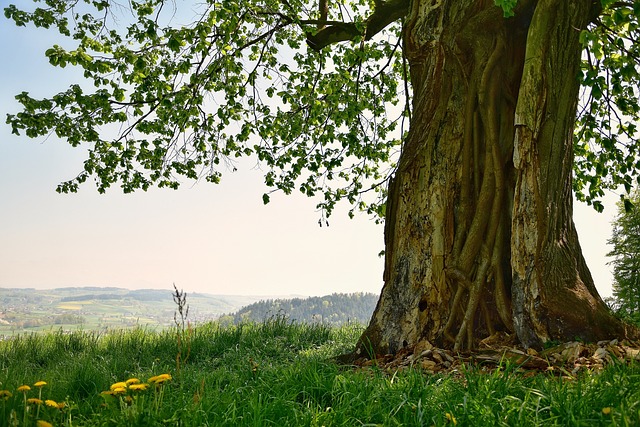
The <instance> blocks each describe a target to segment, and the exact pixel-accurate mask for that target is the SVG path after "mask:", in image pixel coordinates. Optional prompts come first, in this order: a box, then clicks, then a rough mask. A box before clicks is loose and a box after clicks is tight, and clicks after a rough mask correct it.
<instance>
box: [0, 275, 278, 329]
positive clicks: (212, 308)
mask: <svg viewBox="0 0 640 427" xmlns="http://www.w3.org/2000/svg"><path fill="white" fill-rule="evenodd" d="M270 297H272V296H233V295H209V294H203V293H196V292H193V293H187V304H188V305H189V316H188V320H189V321H190V322H195V323H202V322H207V321H210V320H215V319H217V318H218V317H219V316H220V315H221V314H223V313H229V312H232V311H234V310H238V309H240V308H241V307H244V306H246V305H247V304H251V303H253V302H256V301H259V300H261V299H264V298H270ZM272 298H274V297H272ZM175 310H176V305H175V303H174V302H173V297H172V290H171V289H143V290H129V289H122V288H108V287H75V288H57V289H11V288H0V339H1V338H2V336H5V335H14V334H18V333H21V332H36V331H42V330H45V331H46V330H51V329H56V330H57V329H60V328H62V329H63V330H75V329H83V330H85V331H88V330H105V329H122V328H130V327H138V326H145V327H147V326H148V327H152V328H155V327H167V326H171V325H173V324H174V320H173V316H174V313H175Z"/></svg>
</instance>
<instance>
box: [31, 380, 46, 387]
mask: <svg viewBox="0 0 640 427" xmlns="http://www.w3.org/2000/svg"><path fill="white" fill-rule="evenodd" d="M46 385H47V383H46V382H44V381H38V382H37V383H35V384H34V385H33V386H34V387H44V386H46Z"/></svg>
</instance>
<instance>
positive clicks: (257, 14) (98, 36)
mask: <svg viewBox="0 0 640 427" xmlns="http://www.w3.org/2000/svg"><path fill="white" fill-rule="evenodd" d="M35 3H38V1H35ZM320 3H322V2H320ZM405 3H407V2H403V1H402V0H396V1H390V2H387V3H381V2H371V1H366V0H354V1H350V2H346V3H344V4H343V3H339V4H337V5H333V4H332V5H331V7H330V8H329V9H328V10H327V11H326V12H327V15H326V16H324V14H323V11H322V10H319V7H318V4H317V3H315V2H311V3H307V2H304V1H302V0H295V1H288V2H284V3H282V2H277V1H273V0H251V1H249V2H246V1H245V2H238V1H237V0H219V1H218V0H215V1H214V0H209V1H207V2H203V3H195V2H194V3H193V4H192V6H193V7H192V8H189V7H188V5H180V6H181V9H178V8H177V5H176V4H175V3H170V2H166V1H165V0H137V1H133V2H131V3H130V7H125V6H121V5H119V4H118V3H116V2H112V1H110V0H83V1H74V2H69V1H66V0H48V1H47V2H46V6H44V7H32V8H31V9H30V10H23V9H19V8H18V7H16V6H14V5H10V6H8V7H7V8H6V9H5V15H6V17H7V18H9V19H11V20H13V21H14V22H15V23H16V24H17V25H19V26H26V25H27V24H33V25H34V26H36V27H43V28H51V29H56V30H57V31H58V32H59V33H60V34H61V35H63V36H65V37H66V38H68V39H69V40H68V43H65V46H71V47H63V46H61V45H54V46H52V47H51V48H50V49H48V50H47V52H46V55H47V57H48V58H49V61H50V63H51V64H52V65H53V66H56V67H62V68H64V67H66V66H67V65H70V66H75V67H78V68H79V69H80V70H81V71H82V73H83V76H84V81H82V82H78V83H77V84H74V85H72V86H71V87H69V88H68V89H67V90H64V91H62V92H59V93H57V94H55V95H53V96H52V97H51V98H45V99H35V98H33V97H31V96H30V95H29V94H28V93H27V92H22V93H20V94H19V95H18V96H17V97H16V98H17V100H18V101H19V102H20V103H21V104H22V106H23V110H22V111H21V112H19V113H17V114H9V115H8V116H7V123H8V124H10V125H11V127H12V130H13V132H14V133H15V134H22V133H24V134H26V135H27V136H29V137H39V136H44V135H49V134H55V135H57V136H58V137H60V138H63V139H66V140H67V141H68V142H69V143H70V144H71V145H73V146H77V145H80V144H86V145H87V146H88V148H89V154H88V158H87V159H86V161H85V162H84V169H83V170H82V171H81V172H80V173H79V174H78V176H77V177H75V178H73V179H71V180H69V181H66V182H64V183H62V184H60V185H59V187H58V191H60V192H70V191H71V192H73V191H77V189H78V185H79V184H80V183H83V182H85V181H86V180H87V179H88V178H89V177H93V178H94V179H95V181H96V185H97V187H98V190H99V191H100V192H103V191H105V190H106V189H107V188H109V187H110V186H111V185H113V184H116V183H118V184H119V185H120V186H121V187H122V189H123V190H124V191H125V192H130V191H134V190H136V189H143V190H146V189H147V188H149V187H150V186H152V185H157V186H160V187H170V188H177V187H178V186H179V185H180V182H181V181H180V180H181V178H184V177H186V178H189V179H205V180H207V181H210V182H216V183H217V182H219V180H220V178H221V176H222V174H223V172H224V171H225V170H228V169H230V170H235V168H236V160H237V159H239V158H242V157H249V158H251V159H253V160H256V159H257V160H258V161H259V162H260V163H261V164H262V165H264V166H266V172H265V184H266V185H267V187H270V188H271V190H270V191H275V190H282V191H284V192H285V193H287V194H288V193H290V192H292V191H293V190H294V189H296V188H297V189H298V190H299V191H301V192H302V193H304V194H306V195H309V196H314V195H319V196H321V199H322V200H321V202H320V203H319V205H318V206H319V207H320V208H322V209H323V212H325V213H326V214H330V213H331V210H332V209H333V206H334V205H335V203H336V202H337V201H338V200H341V199H346V200H348V201H349V202H350V203H351V204H352V205H354V206H355V207H354V209H355V208H360V209H364V210H367V211H368V212H370V213H376V214H378V215H382V214H383V213H384V204H383V203H381V200H382V198H383V197H384V193H385V187H386V186H385V185H382V184H384V182H385V181H386V180H387V179H388V178H389V176H390V173H391V172H392V170H393V160H394V154H395V153H396V149H397V147H398V145H399V143H400V141H401V139H402V137H403V134H404V130H405V129H404V128H403V126H402V125H403V123H404V118H405V117H408V116H410V109H409V105H410V94H411V90H410V85H409V82H408V79H407V73H408V70H407V65H406V61H405V60H404V58H403V55H402V40H401V27H400V25H398V19H396V20H395V23H391V22H385V24H391V25H388V26H387V27H386V28H384V29H382V30H381V29H376V30H377V31H381V32H379V34H377V31H376V34H377V35H376V36H375V37H373V34H369V32H368V28H367V25H369V24H371V22H372V21H374V19H373V16H374V15H375V13H376V8H377V7H382V5H385V7H387V8H389V9H390V10H391V11H392V12H394V13H397V14H398V16H399V17H401V16H402V15H403V13H402V8H403V7H405V8H406V4H405ZM495 3H496V5H497V6H499V7H501V8H503V10H504V13H505V16H507V17H508V16H511V15H513V14H514V13H516V12H517V8H516V6H517V4H516V3H517V2H516V1H515V0H495ZM21 7H23V8H24V7H27V6H25V5H22V6H21ZM182 7H184V9H182ZM602 8H603V9H602V13H601V15H600V16H599V17H598V18H597V19H596V20H595V21H594V22H593V24H592V25H591V26H590V27H589V29H588V30H585V31H584V32H583V33H582V41H583V43H584V46H585V59H584V62H583V69H582V72H581V74H580V81H581V84H582V85H583V86H584V88H585V94H584V96H583V99H584V100H585V102H584V103H583V105H582V108H581V113H580V116H579V118H578V123H577V129H576V142H575V150H576V168H575V177H576V179H575V180H574V183H575V191H576V194H577V196H578V198H579V199H581V200H586V201H587V202H588V203H591V204H593V206H594V207H595V208H596V209H597V210H602V208H603V206H602V204H601V202H600V201H599V200H598V198H599V197H601V196H602V194H603V191H604V190H605V189H607V188H615V187H618V186H620V185H623V186H624V187H625V188H627V190H629V188H630V186H631V185H632V183H633V181H634V180H636V181H637V180H638V179H639V174H638V171H639V170H640V162H638V161H636V157H637V154H638V152H637V151H638V147H637V144H636V143H635V141H636V131H637V126H636V124H635V123H636V122H637V119H638V114H640V109H639V107H638V105H639V104H640V103H639V102H638V90H637V87H638V82H639V80H640V73H639V71H638V66H637V63H638V59H639V58H640V47H638V46H640V43H637V40H638V34H639V33H638V28H639V26H638V16H640V2H638V1H634V2H615V1H613V0H602ZM189 10H191V12H189ZM380 13H381V14H382V13H383V12H380ZM391 21H393V20H391ZM327 25H330V26H332V27H331V28H332V31H333V32H334V33H336V32H339V31H343V32H348V34H349V36H348V37H342V36H340V37H338V36H337V35H336V36H335V37H334V39H335V40H334V39H331V37H330V36H327V37H326V45H327V47H324V48H322V49H319V50H316V49H313V48H310V47H308V46H307V42H308V41H309V40H313V38H314V37H317V35H318V33H320V31H321V30H322V29H324V28H325V27H326V26H327ZM336 41H346V42H345V43H335V42H336ZM329 45H330V46H329ZM399 124H400V126H398V125H399ZM367 192H371V194H374V193H375V194H377V195H378V197H377V198H376V197H368V198H365V197H364V195H365V193H367ZM263 200H264V202H265V203H268V202H269V193H265V194H264V195H263ZM354 209H352V210H351V211H350V214H353V210H354Z"/></svg>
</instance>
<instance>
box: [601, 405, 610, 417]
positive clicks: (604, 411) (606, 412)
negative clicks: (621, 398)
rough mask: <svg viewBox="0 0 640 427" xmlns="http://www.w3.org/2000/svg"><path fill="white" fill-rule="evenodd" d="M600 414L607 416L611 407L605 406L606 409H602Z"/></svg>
mask: <svg viewBox="0 0 640 427" xmlns="http://www.w3.org/2000/svg"><path fill="white" fill-rule="evenodd" d="M602 413H603V414H605V415H609V414H610V413H611V407H610V406H607V407H606V408H602Z"/></svg>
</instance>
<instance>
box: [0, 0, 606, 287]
mask: <svg viewBox="0 0 640 427" xmlns="http://www.w3.org/2000/svg"><path fill="white" fill-rule="evenodd" d="M8 3H9V1H7V0H0V8H4V7H5V6H6V5H7V4H8ZM52 34H53V33H52V32H47V31H44V30H35V29H33V28H28V29H25V28H20V29H18V28H15V27H14V26H13V24H11V23H10V22H9V21H7V20H6V19H5V18H4V16H3V15H0V58H2V62H3V65H2V67H0V82H1V83H0V287H5V288H8V287H12V288H14V287H15V288H25V287H35V288H55V287H67V286H116V287H124V288H131V289H140V288H156V289H168V290H171V289H172V283H174V282H175V283H176V285H177V286H178V287H179V288H183V289H184V290H186V291H188V292H194V291H195V292H206V293H211V294H227V295H325V294H330V293H332V292H358V291H363V292H375V293H379V292H380V289H381V287H382V269H383V259H382V258H380V257H378V253H379V252H380V251H381V250H382V249H383V248H384V247H383V228H382V226H381V225H376V224H375V223H374V222H373V221H372V220H371V219H370V218H369V217H367V215H366V214H360V215H357V216H356V218H355V219H353V220H350V219H349V218H348V217H347V215H346V209H338V210H337V211H336V212H335V213H334V214H333V216H332V217H331V218H329V222H330V227H322V228H320V227H318V219H319V217H320V214H319V213H318V212H316V210H315V205H316V202H315V201H314V200H312V199H308V198H306V197H304V196H302V195H299V194H294V195H291V196H285V195H282V194H273V195H272V196H271V200H272V201H271V203H270V204H269V205H267V206H264V205H263V204H262V197H261V196H262V193H263V192H264V191H265V187H264V185H263V184H262V172H261V171H260V170H257V169H256V168H255V167H254V166H255V165H254V164H253V163H250V162H249V163H247V164H243V165H240V167H239V169H240V170H239V172H236V173H231V172H228V173H226V174H225V175H224V176H223V179H222V183H221V184H220V185H213V184H209V183H206V182H203V183H199V184H195V185H192V184H191V183H189V182H185V183H184V185H183V186H182V187H181V188H180V189H179V190H177V191H173V190H166V189H165V190H158V189H153V190H150V191H148V192H147V193H144V192H138V193H134V194H126V195H125V194H122V193H121V192H120V190H119V187H114V188H113V189H112V190H111V191H108V192H107V194H98V192H97V191H96V190H95V187H94V186H93V184H92V183H89V182H87V183H86V184H85V185H84V186H83V187H81V190H80V192H79V193H78V194H71V195H60V194H58V193H56V192H55V187H56V185H57V184H58V183H59V182H61V181H64V180H67V179H70V178H72V177H74V176H75V175H76V174H77V173H78V172H79V171H80V170H81V169H82V161H83V160H84V157H83V154H84V153H83V150H82V149H74V148H72V147H70V146H69V145H67V144H66V143H65V142H64V141H60V140H57V139H55V138H50V139H48V140H44V139H40V140H31V139H29V138H26V137H21V138H18V137H15V136H13V135H11V132H10V128H9V126H8V125H6V124H5V123H4V121H5V115H6V113H10V112H11V113H15V112H17V111H18V109H19V105H18V104H17V102H16V101H14V99H13V97H14V96H15V95H16V94H17V93H20V92H21V91H29V92H31V93H32V95H33V96H50V95H52V94H54V93H56V92H57V91H59V90H63V89H65V88H66V87H67V85H68V84H69V83H71V82H72V81H73V78H74V73H73V71H72V70H71V69H70V68H66V69H64V70H60V69H54V68H53V67H51V66H50V65H49V64H48V61H47V60H46V58H45V57H44V51H45V50H46V49H47V48H48V47H50V46H51V45H52V44H53V43H55V40H54V39H53V38H52ZM615 201H616V196H611V197H609V199H607V201H605V213H604V214H597V213H596V212H595V211H593V209H592V208H590V207H588V206H586V205H581V204H578V203H576V206H575V210H576V215H575V222H576V226H577V227H578V232H579V235H580V241H581V243H582V248H583V252H584V254H585V257H586V259H587V263H588V264H589V266H590V268H591V272H592V274H593V276H594V279H595V280H596V285H597V287H598V289H599V290H600V292H601V295H603V296H608V295H610V294H611V280H612V279H611V272H610V267H609V266H607V265H606V263H607V262H608V261H609V259H607V258H606V257H605V255H606V253H607V252H608V251H609V250H610V248H609V247H607V246H606V240H607V239H608V238H609V237H610V234H611V227H610V222H611V220H612V219H613V216H614V215H615V211H616V207H615Z"/></svg>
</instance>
